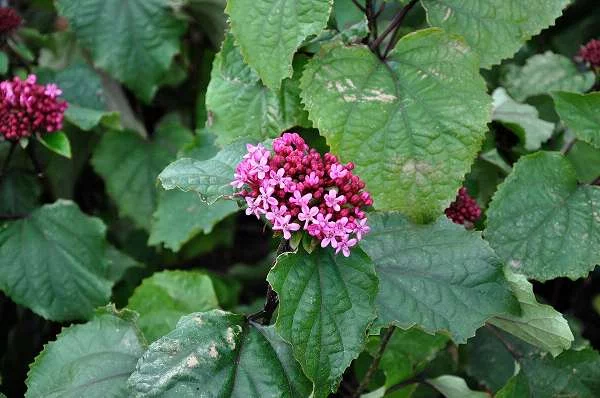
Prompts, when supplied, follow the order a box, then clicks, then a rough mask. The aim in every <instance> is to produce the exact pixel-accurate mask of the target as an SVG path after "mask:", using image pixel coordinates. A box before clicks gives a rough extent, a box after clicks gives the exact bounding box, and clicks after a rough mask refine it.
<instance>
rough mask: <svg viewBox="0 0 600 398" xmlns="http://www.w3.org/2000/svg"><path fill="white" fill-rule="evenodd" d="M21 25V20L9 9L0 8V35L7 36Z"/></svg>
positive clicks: (15, 12)
mask: <svg viewBox="0 0 600 398" xmlns="http://www.w3.org/2000/svg"><path fill="white" fill-rule="evenodd" d="M22 23H23V18H21V16H20V15H19V14H18V13H17V11H15V10H14V9H13V8H10V7H0V35H8V34H10V33H12V32H13V31H15V30H16V29H17V28H19V27H20V26H21V24H22Z"/></svg>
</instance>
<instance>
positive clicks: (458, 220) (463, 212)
mask: <svg viewBox="0 0 600 398" xmlns="http://www.w3.org/2000/svg"><path fill="white" fill-rule="evenodd" d="M445 213H446V217H448V218H449V219H450V220H452V221H453V222H454V223H455V224H463V225H466V226H472V224H473V223H474V222H475V221H477V220H478V219H479V217H481V208H480V207H479V205H478V204H477V202H476V201H475V199H473V198H472V197H471V196H470V195H469V193H468V192H467V189H466V188H465V187H462V188H460V189H459V190H458V194H457V195H456V199H455V200H454V202H452V203H450V206H449V207H448V208H447V209H446V211H445Z"/></svg>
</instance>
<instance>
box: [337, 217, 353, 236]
mask: <svg viewBox="0 0 600 398" xmlns="http://www.w3.org/2000/svg"><path fill="white" fill-rule="evenodd" d="M333 229H334V232H335V234H336V236H346V235H348V233H350V232H352V228H350V226H349V225H348V217H342V218H340V219H339V220H337V221H336V222H335V226H334V227H333Z"/></svg>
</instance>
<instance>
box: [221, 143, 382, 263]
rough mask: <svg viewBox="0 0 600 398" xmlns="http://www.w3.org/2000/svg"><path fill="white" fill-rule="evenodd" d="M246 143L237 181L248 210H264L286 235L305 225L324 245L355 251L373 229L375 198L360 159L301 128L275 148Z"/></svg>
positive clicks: (276, 228)
mask: <svg viewBox="0 0 600 398" xmlns="http://www.w3.org/2000/svg"><path fill="white" fill-rule="evenodd" d="M246 149H247V153H246V154H245V155H244V158H243V160H242V161H241V162H240V164H238V166H237V167H236V170H235V174H234V180H233V182H232V183H231V185H233V186H234V187H235V188H236V189H239V190H240V191H239V192H238V195H241V196H242V197H243V198H244V199H245V201H246V205H247V209H246V214H249V215H252V214H253V215H255V216H256V217H260V216H261V215H264V216H265V218H266V219H267V220H268V221H269V222H270V223H271V224H272V226H273V230H274V231H278V232H280V233H281V234H282V235H283V237H284V239H291V236H292V233H293V232H295V231H299V230H304V231H307V233H308V234H309V235H310V236H311V237H313V239H315V240H318V241H320V244H321V246H322V247H328V246H331V247H332V248H333V249H335V250H336V253H342V254H343V255H344V256H348V255H350V249H351V248H352V247H353V246H355V245H356V244H357V243H358V241H359V240H361V239H362V238H363V236H364V235H365V234H367V233H368V232H369V226H368V225H367V217H366V213H365V211H364V209H365V207H367V206H370V205H372V204H373V199H371V196H370V195H369V193H368V192H366V191H364V188H365V184H364V182H362V181H361V179H360V178H359V177H358V176H356V175H353V173H352V170H353V169H354V165H353V164H352V163H347V164H346V165H342V164H341V163H339V161H338V159H337V158H336V157H335V156H334V155H332V154H330V153H326V154H325V155H321V154H320V153H319V152H317V150H315V149H313V148H309V147H308V145H306V143H305V142H304V140H303V139H302V137H300V136H299V135H298V134H295V133H284V134H283V135H282V136H281V137H279V138H277V139H275V140H274V141H273V151H272V152H271V151H269V150H267V149H266V148H265V147H263V146H262V145H260V144H259V145H250V144H249V145H247V146H246Z"/></svg>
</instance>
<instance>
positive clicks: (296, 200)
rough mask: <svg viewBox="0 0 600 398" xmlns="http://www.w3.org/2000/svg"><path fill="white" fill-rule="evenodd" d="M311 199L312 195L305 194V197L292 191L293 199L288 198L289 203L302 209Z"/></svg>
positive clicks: (298, 192)
mask: <svg viewBox="0 0 600 398" xmlns="http://www.w3.org/2000/svg"><path fill="white" fill-rule="evenodd" d="M311 199H312V193H307V194H306V195H304V196H302V193H300V191H294V197H292V198H290V203H293V204H295V205H296V206H299V207H304V206H308V202H310V200H311Z"/></svg>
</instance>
